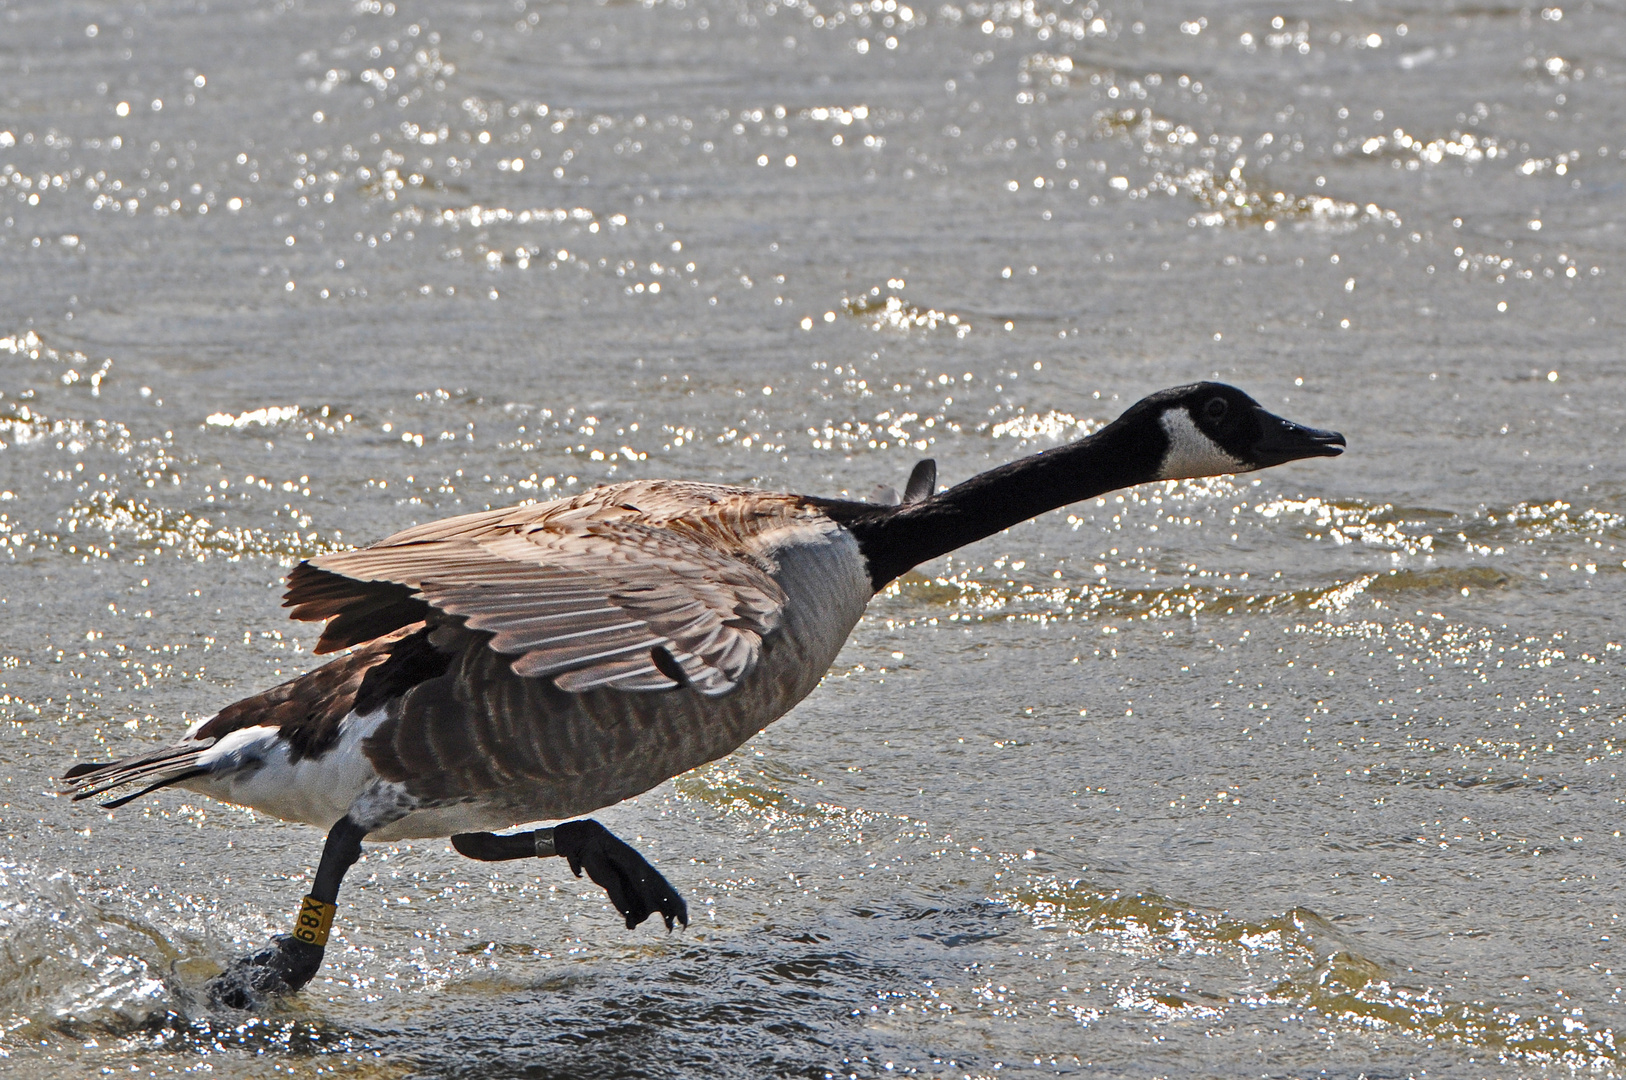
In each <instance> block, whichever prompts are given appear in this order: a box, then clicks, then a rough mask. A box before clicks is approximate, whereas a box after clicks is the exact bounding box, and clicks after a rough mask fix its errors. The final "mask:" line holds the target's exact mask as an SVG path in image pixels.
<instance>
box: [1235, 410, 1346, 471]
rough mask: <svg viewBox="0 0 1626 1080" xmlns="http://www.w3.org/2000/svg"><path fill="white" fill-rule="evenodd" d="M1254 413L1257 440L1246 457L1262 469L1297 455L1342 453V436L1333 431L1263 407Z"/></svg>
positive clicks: (1311, 455) (1322, 455)
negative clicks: (1297, 420) (1323, 429)
mask: <svg viewBox="0 0 1626 1080" xmlns="http://www.w3.org/2000/svg"><path fill="white" fill-rule="evenodd" d="M1257 415H1258V418H1259V429H1260V431H1259V441H1258V442H1256V443H1254V445H1253V452H1252V454H1250V455H1249V456H1250V457H1251V458H1252V459H1253V460H1254V461H1255V462H1257V463H1258V467H1259V468H1261V469H1263V468H1269V467H1270V466H1272V465H1280V464H1281V463H1282V462H1284V461H1297V460H1298V459H1299V458H1307V457H1337V456H1338V455H1339V454H1342V453H1343V452H1344V437H1343V436H1342V435H1340V434H1338V432H1336V431H1317V430H1316V429H1315V428H1308V427H1305V426H1303V425H1302V424H1295V423H1293V421H1291V420H1283V419H1282V418H1281V417H1279V416H1277V415H1276V414H1275V413H1269V412H1266V411H1265V410H1264V409H1259V410H1258V411H1257Z"/></svg>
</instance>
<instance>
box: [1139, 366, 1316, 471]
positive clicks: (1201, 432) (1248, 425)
mask: <svg viewBox="0 0 1626 1080" xmlns="http://www.w3.org/2000/svg"><path fill="white" fill-rule="evenodd" d="M1123 420H1124V421H1132V422H1140V423H1150V424H1156V425H1157V427H1158V428H1159V429H1160V430H1161V432H1162V434H1163V437H1164V440H1165V443H1166V446H1165V448H1164V451H1163V459H1162V462H1161V463H1160V465H1159V467H1158V470H1157V476H1156V478H1157V479H1159V480H1178V479H1183V478H1185V477H1191V476H1215V475H1218V474H1220V473H1241V472H1252V471H1253V470H1255V469H1264V468H1269V467H1270V466H1272V465H1280V464H1282V463H1283V462H1285V461H1295V460H1297V459H1298V458H1307V457H1337V456H1338V455H1339V454H1341V453H1343V452H1344V437H1343V436H1342V435H1340V434H1338V433H1337V432H1336V431H1317V430H1316V429H1315V428H1307V427H1303V426H1302V425H1299V424H1295V423H1293V422H1292V421H1291V420H1284V419H1282V418H1281V417H1279V416H1277V415H1275V414H1274V413H1270V412H1267V411H1265V410H1264V409H1263V408H1261V407H1260V405H1259V403H1258V402H1257V401H1255V400H1253V398H1251V397H1249V396H1248V395H1247V394H1244V393H1243V392H1242V391H1240V390H1238V389H1237V388H1236V387H1234V386H1226V385H1225V384H1224V383H1214V382H1200V383H1191V384H1190V385H1188V386H1176V387H1173V388H1171V389H1168V390H1161V391H1159V392H1157V393H1155V394H1153V395H1151V396H1150V397H1147V398H1144V399H1142V400H1141V401H1139V402H1137V403H1136V404H1134V405H1133V406H1131V407H1130V409H1129V411H1128V412H1126V413H1124V415H1123Z"/></svg>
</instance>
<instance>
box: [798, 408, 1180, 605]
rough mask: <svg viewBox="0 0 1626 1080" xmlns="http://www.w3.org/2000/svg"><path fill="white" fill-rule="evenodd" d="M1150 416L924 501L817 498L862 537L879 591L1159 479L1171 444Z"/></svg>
mask: <svg viewBox="0 0 1626 1080" xmlns="http://www.w3.org/2000/svg"><path fill="white" fill-rule="evenodd" d="M1147 419H1148V418H1145V417H1136V418H1133V419H1132V418H1130V417H1128V416H1125V417H1120V418H1119V419H1118V420H1117V421H1116V422H1114V423H1112V424H1109V425H1108V426H1107V427H1104V428H1102V429H1101V430H1100V431H1098V432H1096V433H1095V434H1094V435H1090V436H1088V437H1086V438H1083V439H1080V440H1079V441H1078V442H1075V443H1070V444H1068V445H1067V446H1060V447H1057V448H1056V449H1054V450H1046V451H1044V452H1043V453H1040V454H1035V455H1033V456H1032V457H1027V458H1023V459H1022V460H1020V461H1013V462H1011V463H1010V464H1008V465H1001V466H1000V467H999V468H997V469H991V470H989V471H988V472H985V473H981V474H979V475H977V476H974V477H972V478H971V479H970V480H967V481H966V482H965V483H963V484H960V485H958V486H957V487H952V488H949V489H948V490H947V491H945V492H943V493H942V494H940V495H935V496H933V497H931V498H929V499H924V500H922V501H920V502H917V503H911V504H907V505H904V506H871V505H868V504H865V503H836V502H828V503H826V502H823V501H822V500H815V501H816V502H818V503H819V505H821V507H822V508H823V509H824V510H825V512H826V513H828V514H830V516H832V517H834V518H835V519H836V520H838V521H840V522H841V523H842V524H843V525H845V526H846V527H847V529H848V531H850V532H851V533H852V534H853V536H854V537H856V538H857V540H858V548H859V550H860V551H862V552H863V554H864V558H865V560H866V561H867V562H868V564H869V571H870V581H871V583H872V584H873V585H874V587H875V589H876V591H880V589H881V588H882V587H883V586H885V585H886V584H887V582H889V581H891V580H892V579H893V578H896V577H898V576H900V575H902V574H904V573H907V572H908V571H909V570H910V569H912V568H913V567H915V566H918V565H920V564H921V563H923V562H926V561H927V560H929V559H934V558H936V557H937V556H939V555H946V554H948V553H949V552H951V551H953V550H955V549H956V548H961V547H964V546H965V545H967V544H969V543H972V542H973V541H976V540H981V539H982V538H983V537H985V536H992V535H993V534H994V533H996V532H999V531H1000V530H1001V529H1008V528H1010V527H1011V526H1012V525H1016V524H1018V523H1020V522H1023V521H1026V520H1028V519H1029V518H1031V517H1037V516H1038V515H1040V514H1042V513H1044V512H1046V511H1047V510H1054V509H1056V508H1057V507H1059V506H1066V505H1067V504H1068V503H1073V502H1078V501H1079V500H1081V499H1089V498H1094V497H1095V496H1097V495H1100V494H1102V493H1103V492H1108V491H1115V490H1117V489H1118V488H1125V487H1130V486H1132V485H1135V484H1141V483H1145V482H1146V481H1148V480H1153V479H1156V475H1155V473H1156V469H1157V467H1158V464H1159V463H1160V462H1161V461H1162V459H1163V454H1164V450H1165V449H1166V448H1167V445H1168V443H1167V438H1166V436H1164V434H1163V432H1162V430H1161V429H1160V428H1159V427H1158V425H1157V424H1156V422H1155V421H1154V422H1151V423H1148V422H1147ZM1137 421H1138V422H1137Z"/></svg>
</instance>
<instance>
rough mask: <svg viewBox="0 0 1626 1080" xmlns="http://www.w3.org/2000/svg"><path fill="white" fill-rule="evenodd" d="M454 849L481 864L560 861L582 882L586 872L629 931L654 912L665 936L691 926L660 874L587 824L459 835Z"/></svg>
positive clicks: (686, 907) (626, 846)
mask: <svg viewBox="0 0 1626 1080" xmlns="http://www.w3.org/2000/svg"><path fill="white" fill-rule="evenodd" d="M452 846H453V847H455V848H456V849H457V850H458V853H459V854H461V855H465V856H467V857H468V858H471V859H479V860H481V861H482V862H501V861H504V860H506V859H529V858H539V857H540V858H545V857H547V856H549V855H563V856H564V857H565V859H566V861H568V862H569V863H570V871H571V873H573V874H575V875H576V876H577V877H581V876H582V871H583V870H584V869H585V870H586V871H587V876H588V877H590V878H592V879H593V881H594V883H595V884H598V885H600V886H602V887H603V889H604V891H605V892H607V893H609V894H610V903H612V904H614V905H615V909H616V910H617V911H619V912H620V913H621V914H622V916H623V917H624V918H625V919H626V920H627V929H628V930H631V929H632V928H633V927H635V926H637V925H638V924H639V923H641V922H643V921H644V920H645V919H647V918H649V917H650V916H651V915H653V914H654V913H655V912H657V911H659V912H660V913H661V918H662V919H663V920H664V921H665V923H666V928H667V929H668V930H670V929H672V925H673V923H674V922H680V923H682V924H683V925H684V926H688V925H689V905H688V904H686V903H684V902H683V897H681V896H679V895H678V891H677V890H676V889H674V888H672V885H671V883H670V882H668V881H667V880H666V879H665V878H664V877H662V876H661V873H660V871H659V870H656V869H655V868H654V867H653V866H651V865H649V862H648V860H646V859H645V858H644V857H643V856H642V855H640V854H638V852H637V851H636V850H634V849H633V848H632V847H631V846H630V845H629V844H627V843H626V842H625V841H624V840H621V839H620V838H619V837H617V836H616V835H615V834H614V833H612V832H610V830H608V829H606V828H605V827H604V826H602V825H600V824H599V823H598V822H596V821H593V820H591V819H589V820H586V821H567V822H565V823H564V824H563V825H557V826H555V827H553V828H551V829H536V830H534V831H533V832H524V833H509V834H507V835H498V834H496V833H459V834H457V835H456V836H454V837H452Z"/></svg>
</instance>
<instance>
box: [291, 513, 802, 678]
mask: <svg viewBox="0 0 1626 1080" xmlns="http://www.w3.org/2000/svg"><path fill="white" fill-rule="evenodd" d="M632 486H634V485H627V487H632ZM601 490H604V491H609V490H610V489H601ZM674 490H675V489H674ZM685 490H687V489H685ZM695 490H699V489H698V487H696V488H695ZM717 493H721V494H720V495H717V497H713V495H715V494H717ZM589 494H592V493H589ZM656 494H657V495H658V496H660V498H664V499H666V500H667V501H666V503H660V502H659V499H656V498H652V497H651V496H650V495H649V492H648V491H642V492H640V493H639V497H638V498H635V499H634V498H626V499H621V500H620V501H615V502H612V501H609V498H608V496H604V497H601V498H599V499H598V500H597V501H596V502H595V501H593V500H589V499H587V497H585V496H582V497H578V498H577V499H575V500H570V501H569V502H568V503H564V502H561V503H550V504H542V505H541V506H532V507H520V508H514V509H511V510H504V511H487V512H484V513H480V514H471V515H466V516H465V517H463V518H453V519H450V520H449V521H444V522H433V523H430V524H428V525H424V526H418V527H415V528H413V529H409V530H407V531H406V532H404V533H398V534H397V535H395V536H393V537H390V538H388V539H386V540H384V541H382V542H380V543H379V544H377V545H375V546H373V547H370V548H362V549H359V550H356V551H346V552H338V553H335V554H331V555H323V556H320V557H318V558H316V559H312V560H310V561H309V562H306V563H302V564H301V565H300V566H298V567H296V568H295V570H294V572H293V573H292V574H290V575H289V589H288V592H287V594H286V596H285V603H286V605H287V606H289V607H291V608H293V611H292V615H293V617H295V618H299V619H308V620H316V619H329V620H331V621H330V622H329V624H328V627H327V629H326V631H324V633H323V637H322V641H321V643H320V645H319V648H321V649H322V650H323V651H328V650H329V649H331V648H343V647H345V646H347V645H353V644H357V643H358V642H359V641H361V640H367V638H358V636H357V635H358V634H362V633H367V634H370V635H372V636H376V635H377V634H378V633H383V632H387V631H388V630H389V629H392V628H393V627H392V626H390V625H388V624H390V623H391V620H403V619H405V618H406V617H407V616H408V615H412V616H413V617H414V618H415V619H422V618H424V617H425V611H424V609H425V608H426V607H427V608H429V609H433V610H435V611H439V612H441V613H443V614H445V615H449V616H455V617H458V618H459V619H460V620H461V621H462V622H463V624H464V625H466V626H467V627H468V628H470V629H472V630H480V631H485V632H487V633H489V634H490V635H491V638H490V640H489V644H490V647H491V648H492V649H493V650H495V651H497V652H499V653H502V654H504V655H507V656H512V657H514V659H513V661H512V667H513V670H514V672H515V673H516V674H519V675H521V676H530V677H537V678H552V679H553V680H554V683H555V684H556V685H557V686H559V687H560V688H561V689H563V690H566V691H571V692H585V691H588V690H595V689H600V688H613V689H617V690H629V691H650V690H670V689H674V688H677V687H678V686H680V685H683V684H681V683H679V682H678V681H676V680H675V679H674V678H672V677H670V676H669V675H668V674H665V673H663V672H662V671H661V670H660V668H659V667H658V666H657V665H656V664H655V663H654V662H653V660H652V655H653V653H652V650H654V649H657V648H659V649H665V650H667V652H668V653H669V654H670V655H671V657H672V659H673V661H675V662H676V663H677V664H678V665H679V666H680V667H681V668H682V674H684V675H686V676H687V677H688V685H690V686H692V687H693V688H694V689H696V690H699V691H700V692H702V693H706V694H722V693H727V692H728V691H729V690H731V689H732V688H733V687H734V686H735V685H736V684H737V683H738V682H739V680H740V679H741V678H743V677H744V675H745V673H746V672H748V671H749V670H751V668H752V667H753V666H754V665H755V663H756V661H757V657H758V656H759V655H760V651H761V645H762V639H763V637H765V636H766V635H768V634H771V633H772V632H773V631H774V630H775V629H776V628H777V627H778V626H779V622H780V617H781V608H782V605H783V603H784V593H783V591H782V590H781V589H780V587H779V585H778V583H777V582H775V581H774V579H773V577H772V576H771V574H770V572H769V571H770V570H771V569H772V567H771V566H770V565H768V564H766V563H764V562H763V561H762V560H761V558H760V557H758V556H754V555H751V554H749V553H748V551H747V547H746V545H745V544H744V540H745V539H747V538H748V537H749V536H750V535H751V533H752V531H753V530H754V529H760V528H761V527H763V523H762V522H761V521H759V520H758V519H759V518H762V517H769V518H773V519H775V520H777V521H780V522H783V521H784V520H785V519H786V517H787V515H788V514H790V513H791V512H793V509H794V504H793V503H792V501H791V500H789V499H787V498H785V497H775V496H755V495H753V496H751V497H749V498H747V497H746V496H745V494H744V493H741V492H739V491H738V489H723V488H712V489H706V493H705V494H706V499H705V500H701V499H698V498H696V499H695V500H694V503H695V504H698V505H695V504H691V505H687V506H679V507H676V509H682V510H686V511H688V512H689V514H688V516H687V517H685V516H683V515H682V514H677V515H672V516H670V517H668V518H661V517H658V516H656V515H651V514H649V513H646V512H644V511H640V510H638V509H637V507H638V506H639V505H646V506H647V505H650V504H651V503H656V504H658V505H661V506H664V507H666V508H667V509H673V508H674V507H672V506H670V505H669V504H671V503H673V502H675V501H676V497H675V496H673V495H672V494H671V492H670V491H668V490H667V489H661V490H660V491H657V492H656ZM722 496H727V498H726V499H725V498H723V497H722ZM717 504H721V505H722V506H723V507H724V509H725V510H726V512H714V511H716V509H717ZM744 504H751V505H744ZM691 519H692V520H691ZM667 670H668V671H672V669H671V667H670V665H668V668H667ZM672 673H673V674H677V672H672Z"/></svg>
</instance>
